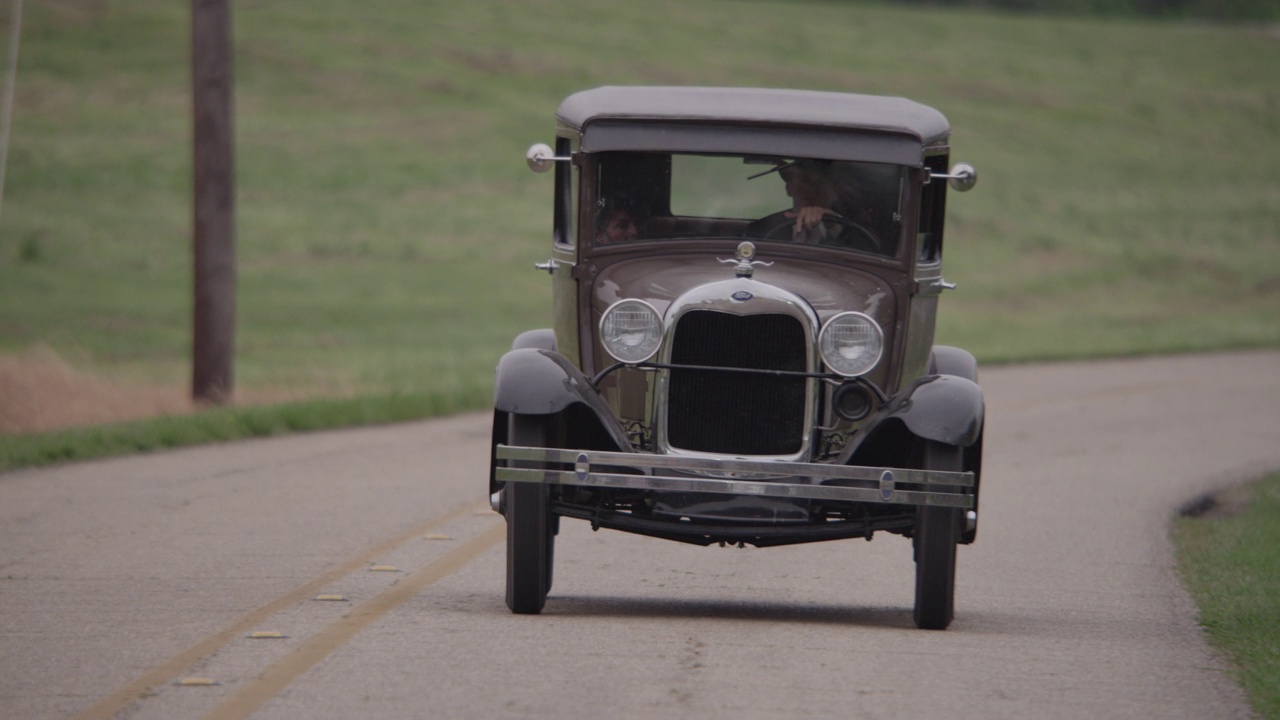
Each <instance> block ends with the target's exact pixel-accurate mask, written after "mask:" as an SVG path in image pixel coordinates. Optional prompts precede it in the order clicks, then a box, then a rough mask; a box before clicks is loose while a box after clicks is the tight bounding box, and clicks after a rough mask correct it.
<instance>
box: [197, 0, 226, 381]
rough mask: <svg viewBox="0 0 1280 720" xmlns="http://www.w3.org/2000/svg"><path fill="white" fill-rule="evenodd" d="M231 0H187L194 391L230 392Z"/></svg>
mask: <svg viewBox="0 0 1280 720" xmlns="http://www.w3.org/2000/svg"><path fill="white" fill-rule="evenodd" d="M230 5H231V2H230V0H192V2H191V81H192V82H191V91H192V92H191V94H192V120H193V123H192V133H193V146H194V155H193V170H194V173H193V174H194V190H193V197H192V204H193V213H192V215H193V219H194V227H193V231H194V243H193V244H194V248H195V262H194V269H195V303H194V313H193V316H194V317H193V323H192V336H193V338H192V339H193V342H192V353H191V359H192V367H191V396H192V398H193V399H195V400H196V401H197V402H209V403H215V404H219V405H221V404H225V403H227V402H229V401H230V400H231V393H232V360H233V356H234V354H235V308H236V254H235V240H236V214H235V143H234V140H235V126H234V122H233V120H234V112H233V106H232V95H233V93H232V89H233V88H232V75H233V73H232V68H233V63H232V48H231V45H232V43H231V7H230Z"/></svg>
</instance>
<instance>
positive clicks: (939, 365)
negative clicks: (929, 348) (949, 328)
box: [929, 345, 978, 382]
mask: <svg viewBox="0 0 1280 720" xmlns="http://www.w3.org/2000/svg"><path fill="white" fill-rule="evenodd" d="M929 374H930V375H955V376H956V377H962V378H965V379H966V380H972V381H974V382H978V359H977V358H975V357H974V356H973V354H972V353H970V352H969V351H968V350H961V349H960V348H958V347H951V346H950V345H934V346H933V352H932V353H931V354H930V355H929Z"/></svg>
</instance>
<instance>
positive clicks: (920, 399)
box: [888, 375, 986, 448]
mask: <svg viewBox="0 0 1280 720" xmlns="http://www.w3.org/2000/svg"><path fill="white" fill-rule="evenodd" d="M985 416H986V403H985V402H984V400H983V397H982V388H980V387H978V383H976V382H974V381H972V380H969V379H967V378H963V377H958V376H955V375H926V376H925V377H922V378H920V379H919V380H917V381H916V382H914V383H912V385H911V386H910V387H909V388H908V389H907V392H905V393H902V394H901V396H900V398H895V399H894V401H893V402H891V403H890V405H889V413H888V417H893V418H897V419H899V420H901V421H902V423H903V424H904V425H906V426H907V429H908V430H910V431H911V434H912V435H915V436H916V437H920V438H924V439H925V440H934V441H936V442H941V443H946V444H948V445H958V446H960V447H966V448H967V447H969V446H970V445H973V444H974V443H976V442H977V441H978V438H979V437H981V436H982V423H983V419H984V417H985Z"/></svg>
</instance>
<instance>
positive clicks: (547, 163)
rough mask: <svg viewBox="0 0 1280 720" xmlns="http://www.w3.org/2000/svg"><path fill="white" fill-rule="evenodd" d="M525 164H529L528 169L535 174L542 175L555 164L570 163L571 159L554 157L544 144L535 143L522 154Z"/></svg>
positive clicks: (553, 153)
mask: <svg viewBox="0 0 1280 720" xmlns="http://www.w3.org/2000/svg"><path fill="white" fill-rule="evenodd" d="M524 159H525V162H527V163H529V169H530V170H532V171H534V172H536V173H544V172H546V171H548V170H550V169H551V168H552V167H554V165H555V163H557V162H570V161H572V160H573V158H571V157H556V153H555V151H554V150H552V149H551V146H550V145H547V144H546V143H535V144H533V145H531V146H530V147H529V151H528V152H526V153H525V154H524Z"/></svg>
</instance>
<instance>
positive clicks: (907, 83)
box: [0, 0, 1280, 405]
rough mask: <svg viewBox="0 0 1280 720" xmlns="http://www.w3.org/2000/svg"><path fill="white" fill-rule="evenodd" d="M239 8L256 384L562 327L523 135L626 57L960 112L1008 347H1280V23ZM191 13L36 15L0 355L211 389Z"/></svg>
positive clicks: (1002, 346)
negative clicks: (195, 278) (199, 247)
mask: <svg viewBox="0 0 1280 720" xmlns="http://www.w3.org/2000/svg"><path fill="white" fill-rule="evenodd" d="M235 13H236V15H235V31H236V48H237V50H236V62H237V68H236V72H237V90H236V92H237V94H236V113H237V143H238V145H237V148H238V182H239V186H238V191H239V194H238V214H239V223H238V235H239V239H238V259H239V303H238V326H237V330H238V344H237V350H238V353H237V358H236V377H237V386H238V387H239V388H241V389H246V390H253V389H262V388H272V389H278V390H285V391H288V392H289V394H290V395H291V396H302V397H333V396H340V397H353V396H359V395H362V394H368V393H385V392H391V391H398V392H405V393H444V394H456V395H457V396H458V397H460V398H465V401H464V403H463V404H467V403H471V404H475V405H482V404H483V402H484V398H485V397H486V396H487V393H488V387H489V383H490V382H491V373H492V368H493V365H494V362H495V359H496V357H497V356H498V355H499V354H500V353H501V352H502V350H503V349H504V348H505V347H506V346H507V344H508V342H509V339H510V338H511V337H512V336H513V335H514V334H515V333H517V332H519V331H520V330H523V329H526V328H529V327H533V326H540V325H545V324H546V323H547V320H548V303H547V302H546V298H547V294H548V283H547V282H546V276H545V275H543V274H540V273H537V272H536V271H535V270H533V269H532V263H533V262H535V261H537V260H540V259H543V257H544V256H545V255H546V253H547V248H546V246H547V240H548V237H549V229H548V226H549V209H548V204H547V199H548V195H549V190H550V187H549V184H548V180H547V178H545V177H540V176H535V175H533V174H531V173H529V172H528V171H527V169H526V168H525V167H524V163H523V154H522V153H523V150H524V148H525V147H527V145H528V144H529V143H531V142H534V141H539V140H547V139H549V137H550V135H551V132H550V131H551V126H552V119H551V115H552V113H553V111H554V109H555V107H556V105H557V104H558V102H559V100H560V99H561V98H562V97H563V96H564V95H566V94H568V93H569V92H572V91H574V90H577V89H580V88H584V87H589V86H594V85H599V84H606V83H610V84H626V83H671V84H731V85H768V86H786V87H808V88H817V89H837V90H851V91H859V92H870V93H886V94H896V95H904V96H908V97H912V98H914V99H918V100H921V101H923V102H926V103H929V104H932V105H934V106H936V107H938V108H940V109H942V110H943V111H944V112H945V113H946V114H947V115H948V117H949V118H950V119H951V121H952V124H953V126H954V128H955V135H954V142H953V144H954V147H955V152H954V156H955V157H956V158H957V159H962V160H967V161H969V162H972V163H974V164H975V165H977V167H978V169H979V172H980V174H981V182H980V183H979V186H978V189H977V191H975V192H973V193H970V194H968V195H965V196H959V197H957V198H955V199H954V201H953V202H952V203H951V211H952V212H951V214H952V218H953V224H952V227H951V234H950V238H951V252H950V255H949V258H948V263H949V268H948V271H947V276H948V279H950V280H953V281H955V282H958V283H959V285H960V290H959V291H957V292H955V293H951V294H949V295H948V296H947V299H946V300H947V302H946V304H945V307H944V310H943V316H942V321H941V330H940V333H941V338H940V339H941V340H942V341H945V342H949V343H953V344H959V345H963V346H965V347H968V348H970V349H972V350H973V351H974V352H975V353H976V354H977V355H978V356H979V358H980V359H982V360H983V361H984V362H998V361H1011V360H1030V359H1041V358H1064V357H1081V356H1095V355H1111V354H1134V353H1157V352H1171V351H1172V352H1176V351H1187V350H1213V349H1220V348H1234V347H1254V346H1263V345H1275V344H1277V343H1278V342H1280V322H1277V321H1276V318H1277V317H1280V174H1277V173H1276V172H1275V169H1274V168H1275V166H1276V164H1277V162H1280V86H1277V85H1276V83H1275V82H1274V77H1273V75H1274V73H1273V72H1272V71H1273V70H1274V68H1276V67H1280V39H1278V38H1277V37H1276V35H1275V34H1274V33H1270V34H1269V33H1268V32H1267V31H1266V30H1267V29H1266V28H1255V27H1212V26H1191V25H1172V24H1158V23H1146V22H1136V21H1123V22H1122V21H1112V22H1103V21H1090V20H1069V19H1062V18H1052V19H1037V18H1032V17H1023V16H1001V15H993V14H977V13H971V12H948V11H943V10H907V9H896V8H889V7H883V6H877V5H855V4H837V3H812V4H806V3H797V2H745V1H742V0H738V1H715V0H707V1H704V2H700V3H696V4H690V3H681V2H667V1H659V2H654V3H646V4H643V5H640V4H632V3H625V2H590V3H588V2H582V1H579V0H554V1H549V0H542V1H538V2H530V3H526V4H524V5H522V6H521V9H520V11H519V12H513V11H512V8H511V6H510V4H508V3H498V2H484V1H480V2H469V3H420V2H403V1H401V2H391V1H388V2H381V3H378V4H376V6H361V5H358V4H356V5H353V4H350V3H339V2H333V1H332V0H318V1H317V2H311V3H306V4H305V5H296V6H295V5H281V4H278V3H277V4H251V3H243V4H238V5H237V6H236V7H235ZM726 18H732V19H733V21H732V22H727V21H726ZM187 23H188V17H187V10H186V6H184V5H183V4H181V3H177V4H175V3H171V2H161V1H160V0H135V1H134V2H129V3H118V2H117V3H111V2H103V1H98V2H90V1H89V0H78V1H77V0H62V1H60V2H49V3H32V4H30V5H29V7H28V8H27V11H26V17H25V18H24V32H23V38H22V45H21V49H22V54H21V63H20V69H19V84H18V87H17V98H16V108H15V113H14V127H13V133H12V143H11V149H10V157H9V161H10V164H9V173H8V187H7V189H6V196H5V202H4V208H3V217H2V219H0V353H5V352H7V353H17V352H22V351H23V350H24V349H27V348H30V347H32V346H35V345H41V346H47V347H49V348H52V349H53V350H54V351H55V352H56V353H58V354H59V355H60V356H62V357H64V358H67V359H68V360H69V361H70V362H72V363H73V364H74V365H75V366H76V367H78V368H80V369H83V370H84V371H86V372H92V373H94V374H97V375H101V376H103V377H107V378H110V379H111V380H113V381H115V382H121V383H125V384H129V383H150V384H155V383H167V384H172V385H175V386H177V385H182V384H184V383H185V382H187V377H188V373H189V352H190V351H189V345H190V337H189V335H190V331H189V315H190V307H191V301H190V283H191V278H190V220H189V217H190V200H189V194H190V190H189V188H190V180H189V175H190V160H189V155H190V151H189V142H190V137H189V136H190V129H189V119H188V116H189V104H190V99H189V88H188V69H187V68H188V55H187V53H188V26H187ZM6 37H7V34H6Z"/></svg>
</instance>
